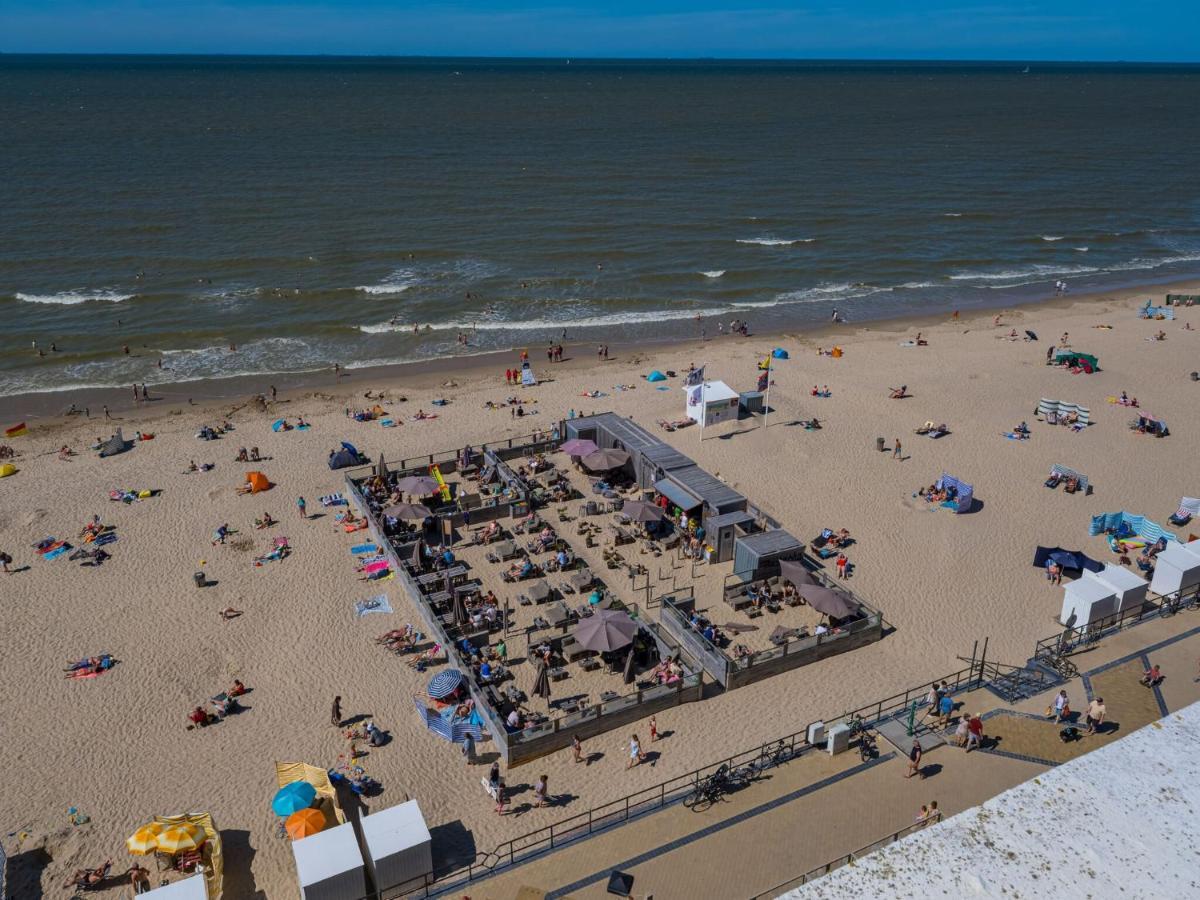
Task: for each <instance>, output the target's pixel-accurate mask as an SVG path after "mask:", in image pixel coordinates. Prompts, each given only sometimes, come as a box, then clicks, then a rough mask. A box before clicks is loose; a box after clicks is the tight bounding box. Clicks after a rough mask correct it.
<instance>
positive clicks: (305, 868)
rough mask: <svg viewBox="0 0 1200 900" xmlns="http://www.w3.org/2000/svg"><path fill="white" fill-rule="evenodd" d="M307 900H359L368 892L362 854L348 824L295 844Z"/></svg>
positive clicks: (294, 842)
mask: <svg viewBox="0 0 1200 900" xmlns="http://www.w3.org/2000/svg"><path fill="white" fill-rule="evenodd" d="M292 855H293V856H294V857H295V858H296V877H297V878H298V879H299V881H300V896H301V897H303V898H304V900H359V898H360V897H362V896H363V895H364V894H366V892H367V879H366V875H365V873H364V871H363V859H362V851H360V850H359V849H358V839H357V838H355V836H354V826H353V825H352V824H351V823H349V822H346V823H345V824H344V825H338V826H337V827H336V828H327V829H326V830H325V831H319V832H317V833H316V834H314V835H312V836H311V837H306V838H301V839H300V840H298V841H293V842H292Z"/></svg>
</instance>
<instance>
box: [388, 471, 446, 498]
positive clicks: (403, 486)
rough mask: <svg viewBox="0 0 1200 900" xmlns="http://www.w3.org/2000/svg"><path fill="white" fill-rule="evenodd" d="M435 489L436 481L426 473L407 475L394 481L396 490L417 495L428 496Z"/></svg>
mask: <svg viewBox="0 0 1200 900" xmlns="http://www.w3.org/2000/svg"><path fill="white" fill-rule="evenodd" d="M437 489H438V483H437V481H435V480H434V479H432V478H430V477H429V476H428V475H409V476H407V477H405V478H401V479H400V480H399V481H397V482H396V490H398V491H403V492H404V493H406V494H414V495H416V496H418V497H428V496H429V495H430V494H432V493H433V492H434V491H436V490H437Z"/></svg>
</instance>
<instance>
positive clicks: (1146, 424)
mask: <svg viewBox="0 0 1200 900" xmlns="http://www.w3.org/2000/svg"><path fill="white" fill-rule="evenodd" d="M1129 427H1130V428H1134V429H1136V430H1138V431H1144V432H1146V434H1153V435H1155V436H1157V437H1166V436H1167V435H1168V434H1170V433H1171V430H1170V429H1169V428H1167V423H1166V422H1164V421H1163V420H1162V419H1160V418H1159V417H1158V416H1156V415H1154V413H1149V412H1145V413H1138V417H1137V420H1136V421H1134V422H1132V423H1130V426H1129ZM101 455H103V454H101Z"/></svg>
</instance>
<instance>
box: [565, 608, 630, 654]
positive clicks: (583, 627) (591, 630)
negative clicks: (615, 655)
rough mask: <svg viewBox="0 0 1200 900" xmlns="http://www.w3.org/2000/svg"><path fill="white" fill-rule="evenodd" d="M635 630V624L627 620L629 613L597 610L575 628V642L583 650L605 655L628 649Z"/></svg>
mask: <svg viewBox="0 0 1200 900" xmlns="http://www.w3.org/2000/svg"><path fill="white" fill-rule="evenodd" d="M637 630H638V626H637V623H636V622H634V621H633V619H631V618H629V613H626V612H620V611H618V610H613V609H597V610H596V611H595V612H594V613H593V614H592V615H590V616H588V617H587V618H586V619H584V620H583V621H582V622H580V623H579V624H578V625H576V626H575V640H576V641H578V642H579V645H580V646H581V647H583V648H584V649H585V650H593V651H595V652H596V653H605V652H607V651H610V650H620V649H621V648H622V647H628V646H629V645H630V644H632V643H633V636H634V635H635V634H637Z"/></svg>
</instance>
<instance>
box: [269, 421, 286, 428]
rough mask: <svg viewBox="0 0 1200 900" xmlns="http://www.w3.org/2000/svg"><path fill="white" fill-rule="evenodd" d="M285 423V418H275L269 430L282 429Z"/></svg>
mask: <svg viewBox="0 0 1200 900" xmlns="http://www.w3.org/2000/svg"><path fill="white" fill-rule="evenodd" d="M285 424H287V419H276V420H275V421H274V422H272V423H271V430H272V431H282V430H283V426H284V425H285Z"/></svg>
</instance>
